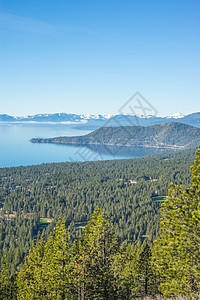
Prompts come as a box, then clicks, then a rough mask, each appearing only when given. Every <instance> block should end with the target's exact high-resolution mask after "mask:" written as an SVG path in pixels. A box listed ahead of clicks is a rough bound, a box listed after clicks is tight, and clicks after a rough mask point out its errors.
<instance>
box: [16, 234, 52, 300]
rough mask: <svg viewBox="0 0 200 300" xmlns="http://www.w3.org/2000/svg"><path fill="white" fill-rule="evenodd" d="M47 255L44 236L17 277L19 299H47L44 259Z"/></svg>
mask: <svg viewBox="0 0 200 300" xmlns="http://www.w3.org/2000/svg"><path fill="white" fill-rule="evenodd" d="M44 255H45V243H44V238H43V235H42V236H41V238H40V240H39V242H38V245H37V246H34V245H32V250H30V252H29V256H28V258H27V261H26V262H25V264H24V266H23V267H22V268H21V269H20V271H19V273H18V275H17V287H18V291H17V292H18V299H19V300H21V299H45V295H46V290H45V286H44V273H43V267H42V265H43V257H44Z"/></svg>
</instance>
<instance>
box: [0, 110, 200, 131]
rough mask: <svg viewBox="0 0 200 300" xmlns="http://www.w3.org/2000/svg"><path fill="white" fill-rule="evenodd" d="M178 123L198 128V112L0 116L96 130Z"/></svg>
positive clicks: (0, 118) (5, 120)
mask: <svg viewBox="0 0 200 300" xmlns="http://www.w3.org/2000/svg"><path fill="white" fill-rule="evenodd" d="M168 122H179V123H185V124H188V125H192V126H196V127H200V112H197V113H192V114H189V115H184V114H182V113H176V114H173V115H170V116H165V117H157V116H152V115H121V114H119V115H113V114H71V113H69V114H67V113H55V114H36V115H28V116H24V117H18V116H9V115H6V114H0V123H1V124H2V123H4V124H5V123H12V124H13V123H14V124H18V123H20V124H27V123H28V124H49V125H50V124H63V125H67V124H68V125H72V126H73V127H76V128H80V127H81V128H83V127H85V128H87V129H96V128H99V127H102V126H107V127H109V126H120V125H121V126H133V125H137V126H152V125H156V124H162V123H168Z"/></svg>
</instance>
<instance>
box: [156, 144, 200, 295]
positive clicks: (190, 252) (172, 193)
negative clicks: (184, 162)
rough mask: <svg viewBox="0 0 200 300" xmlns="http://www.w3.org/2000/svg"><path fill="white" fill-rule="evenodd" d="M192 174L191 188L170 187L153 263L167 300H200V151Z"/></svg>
mask: <svg viewBox="0 0 200 300" xmlns="http://www.w3.org/2000/svg"><path fill="white" fill-rule="evenodd" d="M191 171H192V184H191V187H189V188H186V189H184V188H183V186H175V185H174V184H171V185H170V189H169V197H168V200H166V201H165V203H164V204H162V207H161V214H162V218H161V221H160V233H159V238H158V239H157V240H156V241H155V242H154V250H153V259H152V261H153V264H154V266H155V268H156V270H157V273H158V274H159V276H160V280H161V284H160V290H161V292H162V293H163V295H164V296H166V297H171V296H176V295H179V296H186V297H188V298H192V297H193V298H196V299H199V298H198V297H199V294H200V149H198V150H197V151H196V159H195V161H194V165H193V166H192V167H191Z"/></svg>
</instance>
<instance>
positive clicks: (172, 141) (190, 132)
mask: <svg viewBox="0 0 200 300" xmlns="http://www.w3.org/2000/svg"><path fill="white" fill-rule="evenodd" d="M31 142H33V143H56V144H81V145H83V144H86V145H89V144H97V145H98V144H100V145H110V146H112V145H118V146H120V145H121V146H124V145H126V146H136V147H156V148H166V149H168V148H169V149H185V148H189V147H195V146H198V145H199V144H200V128H196V127H193V126H190V125H186V124H181V123H175V122H172V123H165V124H160V125H154V126H149V127H142V126H120V127H101V128H99V129H97V130H95V131H93V132H91V133H89V134H87V135H84V136H77V137H76V136H75V137H55V138H49V139H48V138H47V139H44V138H33V139H31Z"/></svg>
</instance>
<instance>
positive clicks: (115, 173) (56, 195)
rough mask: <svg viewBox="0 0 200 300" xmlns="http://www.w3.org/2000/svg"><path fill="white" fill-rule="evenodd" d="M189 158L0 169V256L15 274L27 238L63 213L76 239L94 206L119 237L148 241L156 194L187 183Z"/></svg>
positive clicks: (157, 204) (156, 208)
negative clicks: (4, 256)
mask: <svg viewBox="0 0 200 300" xmlns="http://www.w3.org/2000/svg"><path fill="white" fill-rule="evenodd" d="M193 160H194V151H193V150H191V151H184V152H177V153H171V154H162V155H158V156H149V157H146V158H140V159H130V160H116V161H99V162H84V163H60V164H42V165H39V166H29V167H17V168H3V169H0V208H1V218H0V222H1V225H0V254H1V259H2V257H3V255H6V256H7V259H8V262H9V264H10V266H11V269H12V273H14V272H15V269H16V267H17V266H19V265H20V263H21V261H23V259H24V257H25V256H26V255H27V252H28V250H29V248H30V245H31V240H37V239H38V238H39V236H40V233H41V231H42V230H43V229H44V228H45V227H46V235H48V232H50V231H51V230H52V228H53V227H54V226H55V222H56V221H57V218H58V216H59V215H60V214H61V213H62V214H63V216H64V217H65V218H66V225H67V226H69V228H70V230H71V234H72V237H75V236H79V235H80V232H81V231H82V230H83V228H84V226H85V225H86V222H87V221H88V220H90V218H91V215H92V213H93V211H94V209H95V208H96V206H99V207H100V209H101V210H102V209H105V211H106V213H107V215H108V216H109V217H110V220H111V222H112V223H113V224H114V228H115V232H116V233H117V237H118V239H119V240H120V241H126V242H128V243H130V242H134V241H138V240H144V239H148V240H149V241H152V240H153V239H154V238H155V236H156V234H157V232H158V223H159V217H160V214H159V211H160V203H161V202H159V201H160V197H159V196H166V195H167V191H168V187H169V184H170V182H174V183H183V184H185V185H186V186H187V185H188V184H189V183H190V172H189V169H190V165H191V164H192V162H193ZM162 199H163V198H161V200H162ZM164 199H165V198H164ZM41 218H43V219H41ZM44 218H49V219H44ZM48 222H49V223H48ZM48 224H49V225H48Z"/></svg>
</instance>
